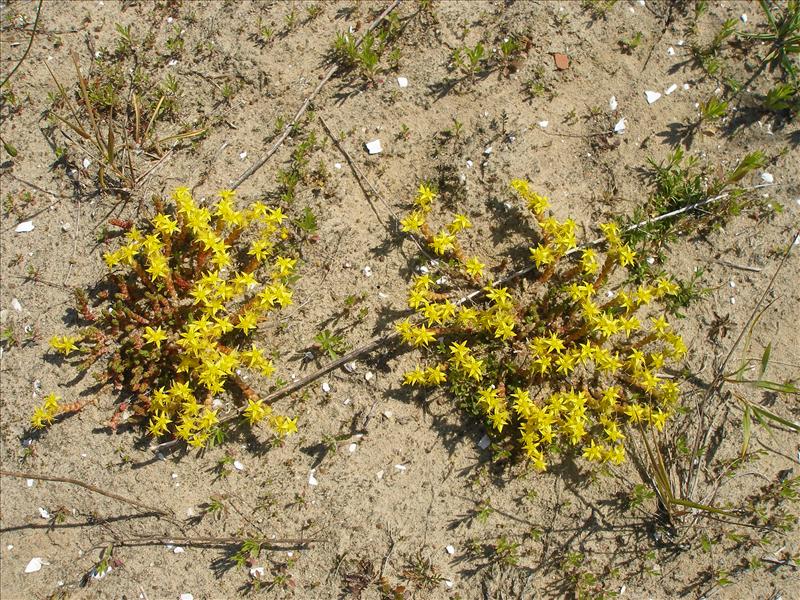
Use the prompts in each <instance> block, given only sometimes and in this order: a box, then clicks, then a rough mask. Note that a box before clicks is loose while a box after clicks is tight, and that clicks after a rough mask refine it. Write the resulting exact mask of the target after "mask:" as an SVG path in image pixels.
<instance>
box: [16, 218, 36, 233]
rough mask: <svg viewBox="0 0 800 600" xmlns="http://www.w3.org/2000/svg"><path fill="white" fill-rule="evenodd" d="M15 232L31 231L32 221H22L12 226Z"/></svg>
mask: <svg viewBox="0 0 800 600" xmlns="http://www.w3.org/2000/svg"><path fill="white" fill-rule="evenodd" d="M14 231H16V232H17V233H28V232H29V231H33V221H23V222H22V223H20V224H19V225H17V226H16V227H15V228H14Z"/></svg>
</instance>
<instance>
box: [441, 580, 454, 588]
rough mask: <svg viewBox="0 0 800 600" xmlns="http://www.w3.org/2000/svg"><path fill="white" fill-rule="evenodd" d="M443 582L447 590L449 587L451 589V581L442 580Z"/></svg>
mask: <svg viewBox="0 0 800 600" xmlns="http://www.w3.org/2000/svg"><path fill="white" fill-rule="evenodd" d="M443 581H444V584H445V585H446V586H447V587H448V588H451V587H453V582H452V581H451V580H449V579H444V580H443Z"/></svg>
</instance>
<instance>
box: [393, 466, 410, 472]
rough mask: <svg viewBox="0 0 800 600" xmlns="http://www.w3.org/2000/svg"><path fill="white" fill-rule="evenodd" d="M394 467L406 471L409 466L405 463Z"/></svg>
mask: <svg viewBox="0 0 800 600" xmlns="http://www.w3.org/2000/svg"><path fill="white" fill-rule="evenodd" d="M394 468H395V469H397V470H398V471H400V472H402V471H405V470H406V469H407V468H408V467H406V466H405V465H395V466H394Z"/></svg>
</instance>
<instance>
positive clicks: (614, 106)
mask: <svg viewBox="0 0 800 600" xmlns="http://www.w3.org/2000/svg"><path fill="white" fill-rule="evenodd" d="M617 106H619V103H618V102H617V97H616V96H611V99H610V100H609V101H608V108H610V109H611V110H617Z"/></svg>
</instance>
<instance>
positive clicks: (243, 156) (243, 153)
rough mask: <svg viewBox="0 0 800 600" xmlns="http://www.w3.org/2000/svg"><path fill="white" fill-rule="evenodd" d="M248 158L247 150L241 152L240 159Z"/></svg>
mask: <svg viewBox="0 0 800 600" xmlns="http://www.w3.org/2000/svg"><path fill="white" fill-rule="evenodd" d="M245 158H247V151H244V152H239V160H244V159H245Z"/></svg>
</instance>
